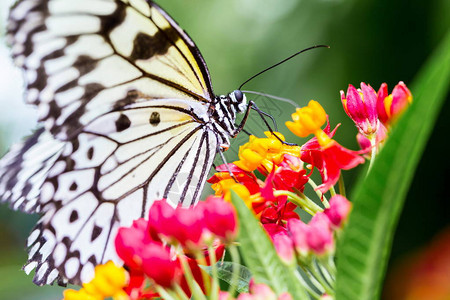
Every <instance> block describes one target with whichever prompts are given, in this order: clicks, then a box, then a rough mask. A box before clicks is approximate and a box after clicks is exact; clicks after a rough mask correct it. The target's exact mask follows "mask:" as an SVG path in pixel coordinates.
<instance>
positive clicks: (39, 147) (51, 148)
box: [0, 128, 64, 213]
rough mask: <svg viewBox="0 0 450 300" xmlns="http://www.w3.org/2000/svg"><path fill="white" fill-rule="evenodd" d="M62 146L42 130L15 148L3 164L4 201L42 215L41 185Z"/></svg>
mask: <svg viewBox="0 0 450 300" xmlns="http://www.w3.org/2000/svg"><path fill="white" fill-rule="evenodd" d="M63 145H64V142H61V141H58V140H55V139H54V138H53V136H52V135H51V134H50V133H48V132H46V131H45V130H44V129H43V128H41V129H39V130H37V131H36V132H35V133H34V134H33V135H32V136H31V137H29V138H28V139H27V140H26V141H25V142H23V143H20V144H16V145H14V147H13V148H12V149H11V150H10V151H9V153H8V154H7V155H5V156H4V157H3V158H2V160H1V161H0V195H2V197H1V201H2V202H8V203H9V204H10V205H11V207H12V208H13V209H18V210H21V211H24V212H27V213H36V212H40V211H41V203H40V200H39V194H40V191H41V188H42V184H43V183H44V181H45V179H46V178H47V174H48V171H49V169H50V168H51V167H52V166H53V164H54V163H55V161H56V159H57V158H58V157H59V155H60V154H61V151H62V149H63Z"/></svg>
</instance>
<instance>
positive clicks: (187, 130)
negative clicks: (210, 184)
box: [0, 0, 218, 284]
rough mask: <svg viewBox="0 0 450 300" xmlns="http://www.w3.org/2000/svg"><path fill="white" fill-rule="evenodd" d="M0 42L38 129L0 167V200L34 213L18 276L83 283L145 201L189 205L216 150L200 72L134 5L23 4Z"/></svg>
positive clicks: (167, 23)
mask: <svg viewBox="0 0 450 300" xmlns="http://www.w3.org/2000/svg"><path fill="white" fill-rule="evenodd" d="M8 38H9V41H10V43H11V44H12V51H13V55H14V57H15V61H16V62H17V63H18V64H19V65H20V66H22V67H23V68H24V70H25V75H26V78H27V82H28V91H27V101H28V102H29V103H32V104H35V105H36V106H37V107H38V111H39V117H40V120H41V121H43V122H44V128H43V129H40V130H38V131H37V132H36V133H35V134H34V135H33V137H31V138H30V139H29V140H28V141H26V142H25V143H23V144H22V145H19V146H17V147H15V149H12V150H11V153H9V154H8V155H7V156H6V157H5V158H4V159H3V160H2V162H1V163H0V193H2V197H3V198H4V199H6V200H7V201H8V202H10V203H11V205H12V206H13V207H16V208H20V209H24V210H26V211H28V212H33V211H34V212H41V213H43V216H42V218H41V220H40V221H39V223H38V225H37V226H36V228H35V230H34V231H33V232H32V234H31V235H30V237H29V239H28V246H29V247H30V255H29V261H28V263H27V265H26V266H25V267H24V268H25V270H26V271H27V272H30V271H31V270H32V269H34V268H36V274H35V278H34V282H35V283H37V284H51V283H53V282H54V281H55V280H58V281H59V282H67V281H68V282H71V283H81V282H86V281H88V280H89V279H90V278H91V277H92V275H93V268H94V266H95V265H96V264H99V263H104V262H106V261H108V260H114V261H117V262H119V261H120V260H119V259H118V258H117V256H116V254H115V251H114V247H113V239H114V236H115V232H116V231H117V229H118V227H120V226H127V225H130V224H131V223H132V221H133V220H134V219H137V218H139V217H146V216H147V212H148V210H149V208H150V206H151V204H152V202H153V201H154V200H156V199H160V198H167V199H168V201H169V202H170V203H172V204H173V205H181V206H189V205H193V204H194V203H195V202H196V201H197V200H198V197H199V196H200V191H201V189H202V187H203V185H204V183H205V180H206V176H207V173H208V171H209V169H210V167H211V165H212V162H213V159H214V156H215V154H216V151H217V146H218V137H217V136H216V133H215V132H214V131H213V130H211V128H210V127H209V123H208V121H209V120H208V109H209V106H210V102H211V99H212V97H213V92H212V89H211V84H210V79H209V74H208V70H207V68H206V65H205V64H204V62H203V58H202V57H201V55H200V53H199V52H198V50H197V48H196V47H195V45H194V43H193V42H192V41H191V40H190V38H189V37H188V36H187V35H186V34H185V33H184V32H183V31H182V30H181V29H180V28H179V27H178V26H177V25H176V24H175V22H174V21H173V20H172V19H171V18H170V17H169V16H167V15H166V14H165V12H164V11H162V10H161V9H160V8H159V7H158V6H156V5H155V4H154V3H153V2H146V1H143V0H135V1H131V0H130V1H125V0H124V1H118V0H78V1H72V0H50V1H43V0H22V1H19V2H18V3H17V4H16V5H15V7H14V8H13V9H12V11H11V14H10V25H9V36H8ZM45 145H47V146H48V147H47V146H45ZM50 146H51V147H50ZM40 149H41V150H40ZM42 149H46V151H45V153H44V151H42ZM29 166H31V167H29ZM38 191H40V192H38Z"/></svg>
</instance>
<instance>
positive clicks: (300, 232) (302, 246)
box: [287, 219, 310, 259]
mask: <svg viewBox="0 0 450 300" xmlns="http://www.w3.org/2000/svg"><path fill="white" fill-rule="evenodd" d="M287 229H288V232H289V234H290V236H291V239H292V242H293V243H294V248H295V251H296V252H297V255H298V256H299V258H300V259H303V258H306V257H307V256H308V253H309V251H310V247H309V245H308V232H309V227H308V225H306V224H305V223H303V222H302V221H300V220H297V219H290V220H289V221H288V223H287Z"/></svg>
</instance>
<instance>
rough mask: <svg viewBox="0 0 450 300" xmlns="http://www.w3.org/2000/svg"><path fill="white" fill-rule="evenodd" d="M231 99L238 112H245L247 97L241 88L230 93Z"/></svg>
mask: <svg viewBox="0 0 450 300" xmlns="http://www.w3.org/2000/svg"><path fill="white" fill-rule="evenodd" d="M228 97H229V98H230V99H231V105H233V106H234V107H235V109H236V111H237V112H243V111H245V110H246V109H247V98H246V97H245V94H244V93H243V92H242V91H241V90H234V91H233V92H231V93H229V94H228Z"/></svg>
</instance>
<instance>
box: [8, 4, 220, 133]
mask: <svg viewBox="0 0 450 300" xmlns="http://www.w3.org/2000/svg"><path fill="white" fill-rule="evenodd" d="M167 18H168V16H167V15H165V13H164V15H163V14H162V11H161V10H160V8H159V7H157V6H155V5H154V4H153V3H150V4H148V3H146V2H145V1H131V2H128V1H114V0H110V1H108V0H78V1H72V0H50V1H44V0H34V1H33V0H23V1H20V2H18V4H17V5H16V6H15V7H14V8H13V10H12V11H11V15H10V22H9V34H8V41H9V43H10V44H11V45H12V50H13V56H14V57H15V61H16V63H17V64H18V65H20V66H22V67H23V68H24V69H25V74H26V77H27V82H28V92H27V100H28V102H29V103H33V104H35V105H37V106H38V108H39V117H40V119H41V120H45V121H46V123H45V126H46V128H47V129H48V130H50V131H51V132H52V133H54V134H56V136H57V137H58V138H59V139H63V140H64V139H70V136H71V135H72V134H76V133H77V132H76V130H77V129H79V128H80V127H83V126H84V125H85V124H86V122H89V121H91V120H92V119H94V118H96V117H97V116H99V115H101V114H103V113H106V112H109V111H112V110H116V109H118V108H121V107H123V106H125V105H127V104H130V103H133V102H134V101H136V99H139V98H140V96H142V95H144V96H145V97H146V98H154V99H164V98H178V99H190V100H197V101H202V102H210V101H211V95H212V91H211V90H210V83H209V75H208V71H207V69H206V65H204V64H202V62H203V59H202V58H198V56H199V53H198V52H196V53H192V50H194V49H196V48H195V46H194V45H193V43H192V41H191V40H190V39H189V37H188V36H187V35H186V34H185V33H184V32H183V31H181V30H180V29H179V28H178V26H177V27H174V26H173V25H175V22H174V21H173V20H171V19H170V20H169V19H167ZM142 86H146V87H147V88H142ZM100 107H101V109H99V108H100ZM86 114H88V115H89V116H90V118H89V119H87V118H84V119H82V120H81V119H80V117H81V116H84V115H86ZM86 119H87V120H86Z"/></svg>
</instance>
